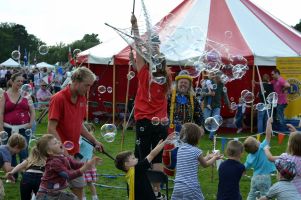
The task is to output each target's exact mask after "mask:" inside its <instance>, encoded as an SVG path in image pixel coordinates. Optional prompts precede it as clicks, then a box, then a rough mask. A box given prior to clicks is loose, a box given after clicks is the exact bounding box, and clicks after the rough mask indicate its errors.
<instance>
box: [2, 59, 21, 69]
mask: <svg viewBox="0 0 301 200" xmlns="http://www.w3.org/2000/svg"><path fill="white" fill-rule="evenodd" d="M0 65H1V66H4V67H20V64H19V63H18V62H16V61H14V60H13V59H12V58H9V59H7V60H6V61H4V62H3V63H1V64H0Z"/></svg>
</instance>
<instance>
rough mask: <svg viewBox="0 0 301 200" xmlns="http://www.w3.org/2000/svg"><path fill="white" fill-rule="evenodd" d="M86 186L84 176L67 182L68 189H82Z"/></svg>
mask: <svg viewBox="0 0 301 200" xmlns="http://www.w3.org/2000/svg"><path fill="white" fill-rule="evenodd" d="M85 186H86V182H85V179H84V176H80V177H77V178H75V179H72V180H71V181H69V187H70V188H83V187H85Z"/></svg>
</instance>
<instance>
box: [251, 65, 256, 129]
mask: <svg viewBox="0 0 301 200" xmlns="http://www.w3.org/2000/svg"><path fill="white" fill-rule="evenodd" d="M254 81H255V65H253V69H252V94H253V95H254V84H253V83H254ZM253 105H254V101H252V104H251V133H253V123H254V121H253V116H254V109H253Z"/></svg>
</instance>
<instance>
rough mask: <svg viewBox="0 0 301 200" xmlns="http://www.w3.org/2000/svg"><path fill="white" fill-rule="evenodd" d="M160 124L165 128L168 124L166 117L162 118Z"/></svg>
mask: <svg viewBox="0 0 301 200" xmlns="http://www.w3.org/2000/svg"><path fill="white" fill-rule="evenodd" d="M160 122H161V125H162V126H167V125H168V124H169V119H168V117H163V118H161V120H160Z"/></svg>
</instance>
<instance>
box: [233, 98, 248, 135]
mask: <svg viewBox="0 0 301 200" xmlns="http://www.w3.org/2000/svg"><path fill="white" fill-rule="evenodd" d="M246 107H247V104H246V103H245V102H244V101H243V98H239V102H238V104H237V110H236V113H235V125H236V128H237V131H236V133H240V132H241V131H242V129H243V121H244V113H245V111H246Z"/></svg>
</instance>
